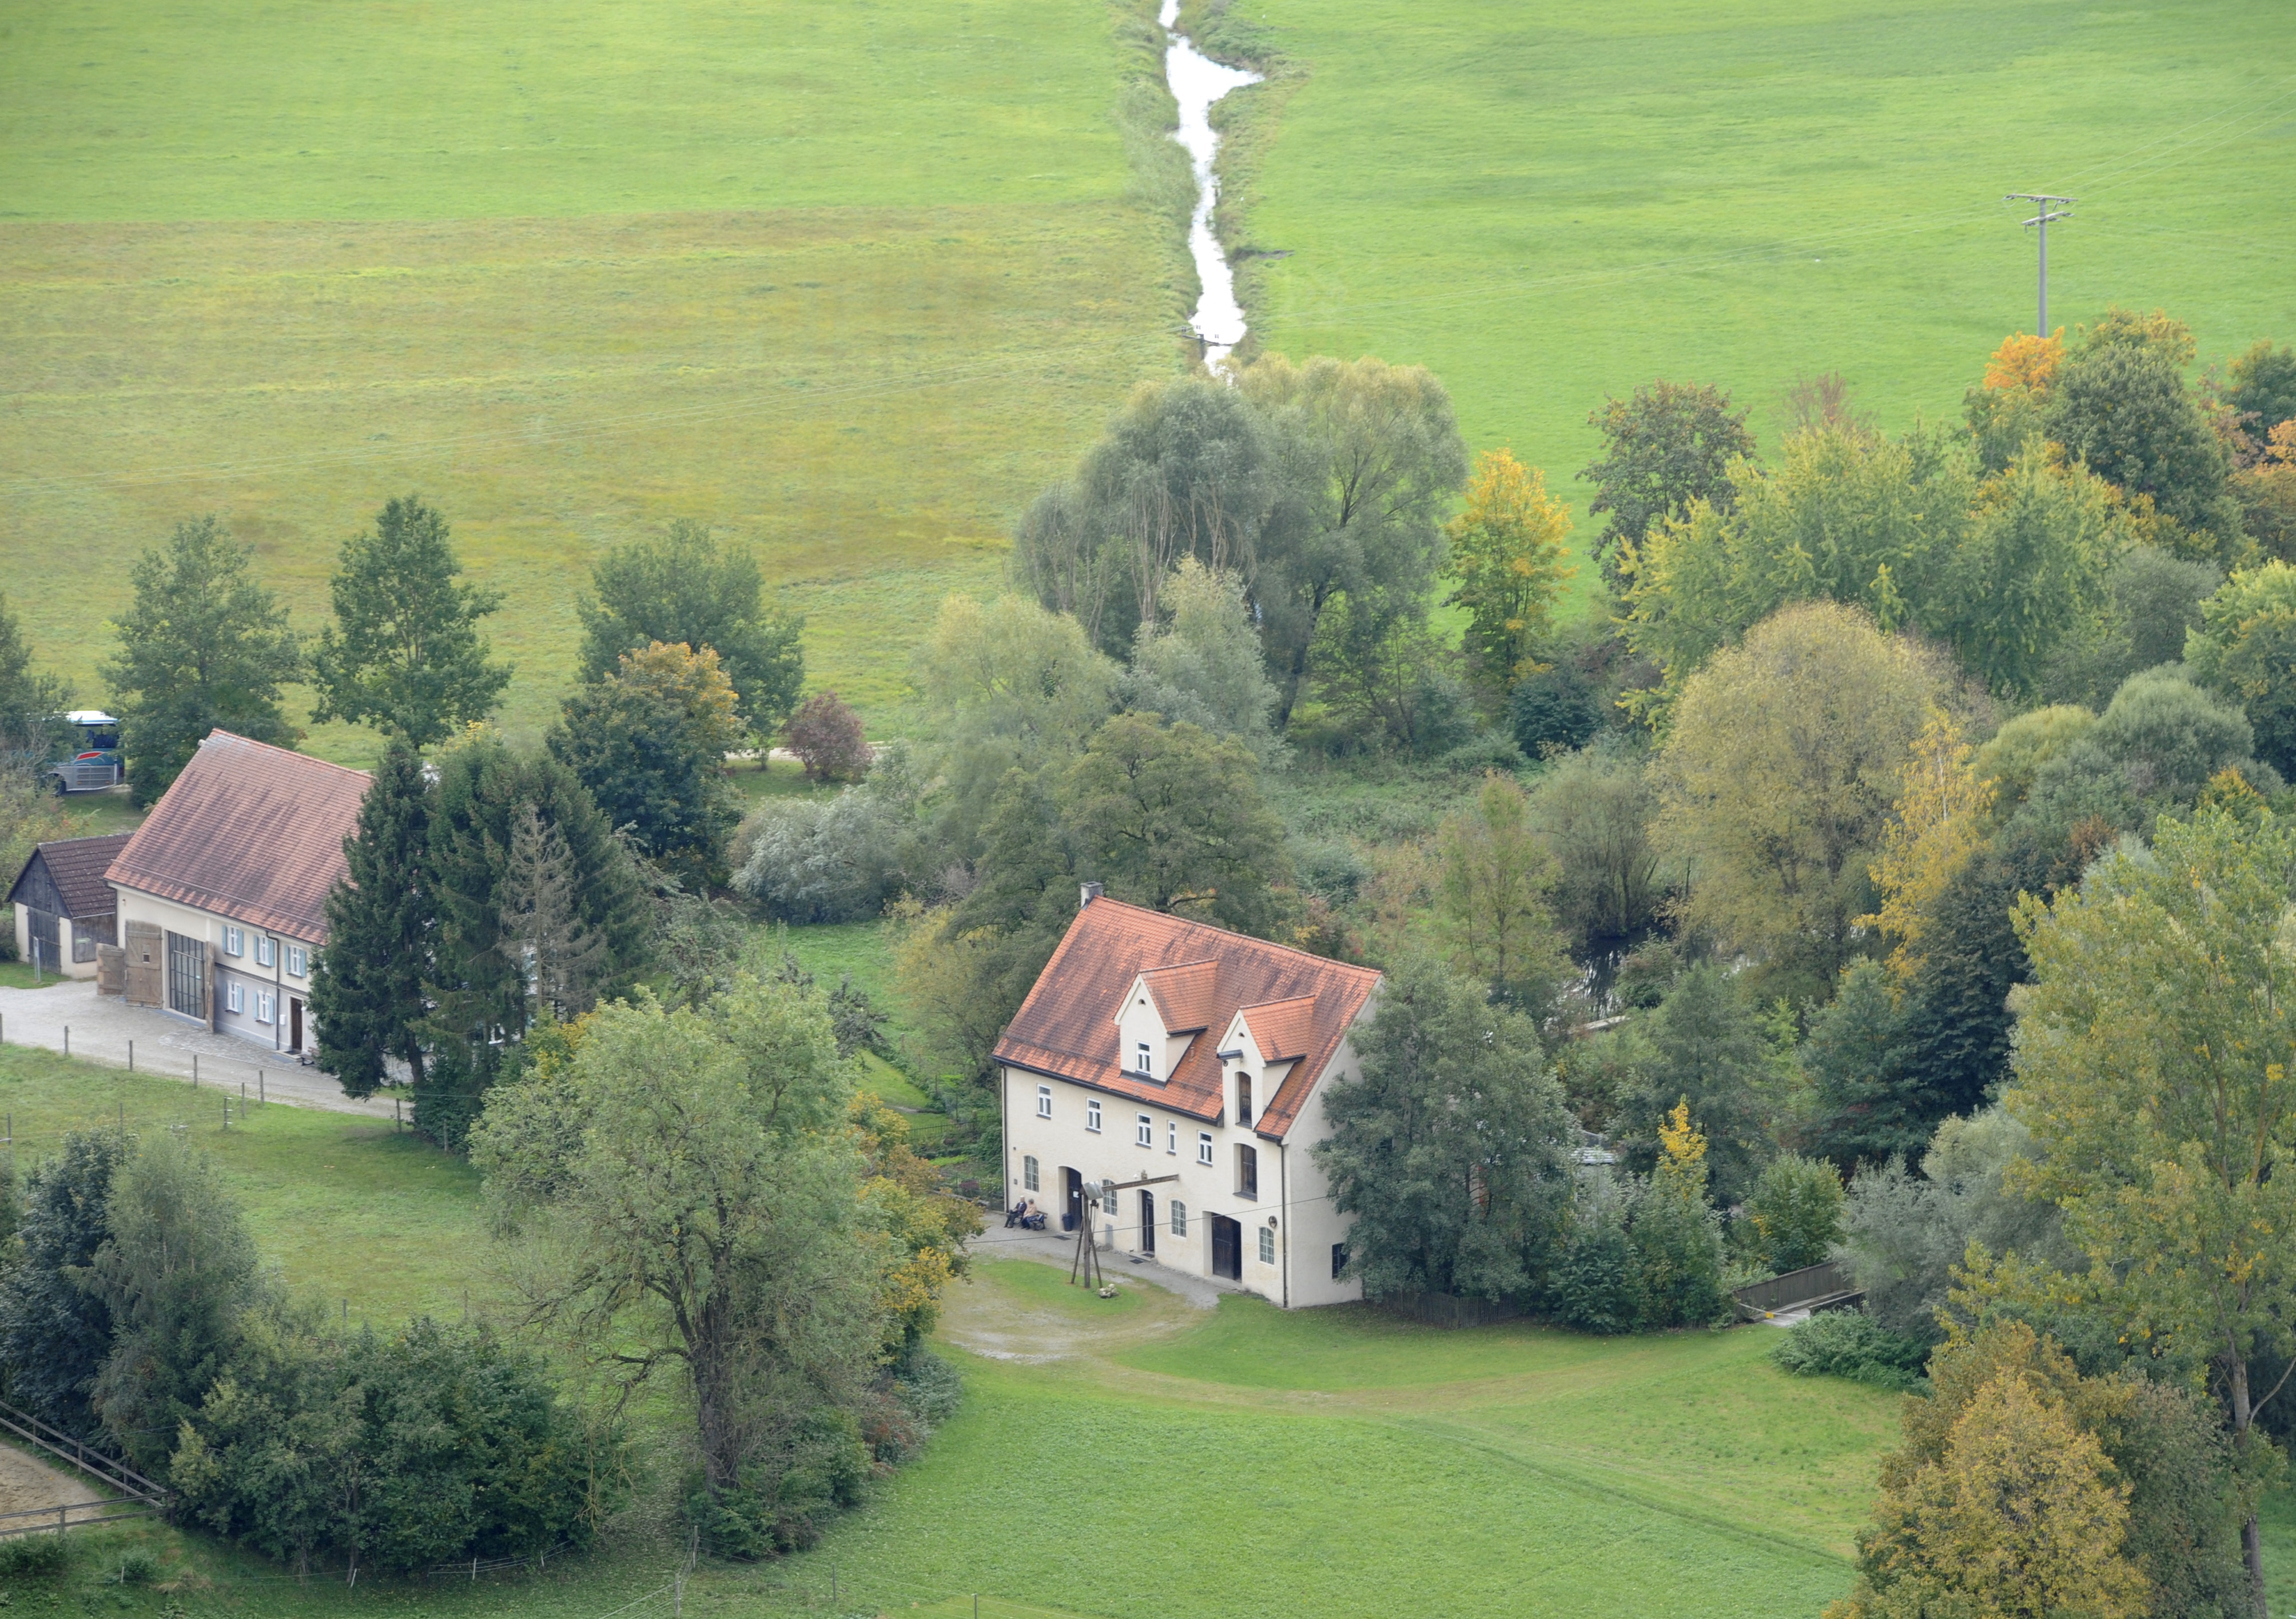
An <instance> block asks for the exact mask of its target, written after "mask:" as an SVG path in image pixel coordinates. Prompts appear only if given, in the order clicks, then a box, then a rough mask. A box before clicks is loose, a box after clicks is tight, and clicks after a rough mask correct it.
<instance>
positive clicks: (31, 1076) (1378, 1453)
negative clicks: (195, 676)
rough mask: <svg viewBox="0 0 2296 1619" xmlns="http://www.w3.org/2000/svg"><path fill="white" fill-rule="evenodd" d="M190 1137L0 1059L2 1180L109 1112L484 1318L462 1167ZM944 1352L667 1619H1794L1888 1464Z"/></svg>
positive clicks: (285, 1228) (1745, 1366) (219, 1593)
mask: <svg viewBox="0 0 2296 1619" xmlns="http://www.w3.org/2000/svg"><path fill="white" fill-rule="evenodd" d="M213 1105H214V1104H213V1100H212V1098H211V1096H210V1095H209V1094H206V1093H201V1094H197V1095H195V1093H193V1092H192V1091H191V1089H190V1087H188V1086H186V1085H184V1084H181V1083H170V1082H165V1081H157V1080H151V1079H141V1078H131V1077H129V1076H127V1075H120V1074H117V1073H114V1072H111V1071H109V1070H102V1069H95V1068H91V1067H88V1066H86V1065H85V1064H78V1063H70V1062H66V1061H64V1060H62V1059H59V1058H55V1057H53V1056H51V1055H49V1054H47V1053H44V1052H32V1051H23V1050H21V1049H17V1048H5V1049H0V1107H4V1108H6V1110H7V1111H8V1112H9V1113H10V1115H11V1116H12V1119H13V1123H14V1127H15V1132H16V1135H17V1138H18V1139H17V1141H16V1144H15V1147H14V1152H15V1156H16V1158H17V1162H18V1164H19V1165H20V1167H21V1166H23V1165H27V1164H28V1163H29V1160H31V1159H32V1158H33V1157H37V1154H38V1153H39V1152H40V1151H41V1150H42V1149H44V1148H45V1147H49V1146H53V1144H54V1142H55V1141H56V1140H57V1138H58V1137H59V1136H60V1134H61V1132H62V1131H63V1130H64V1129H66V1128H69V1127H70V1126H72V1125H74V1124H95V1123H99V1122H102V1121H104V1120H107V1119H112V1118H116V1117H118V1116H119V1109H120V1108H125V1110H126V1114H127V1122H128V1124H129V1125H130V1127H131V1128H133V1129H135V1130H137V1131H139V1132H151V1131H156V1130H160V1129H164V1128H166V1127H167V1126H168V1124H172V1123H184V1124H187V1125H188V1127H189V1128H190V1130H191V1132H192V1133H193V1139H194V1140H195V1141H196V1142H197V1144H198V1145H199V1146H200V1147H201V1148H202V1149H205V1150H206V1151H208V1152H209V1153H211V1154H212V1155H213V1156H214V1157H215V1158H216V1161H217V1164H218V1165H220V1166H221V1168H222V1170H223V1173H224V1174H225V1177H226V1179H227V1181H228V1182H229V1183H230V1185H231V1187H232V1189H233V1190H234V1192H235V1193H236V1195H237V1196H238V1197H239V1198H241V1200H242V1205H243V1206H244V1207H245V1209H246V1211H247V1214H248V1217H249V1222H250V1226H251V1227H252V1229H253V1231H254V1232H255V1235H256V1237H257V1239H258V1243H259V1245H260V1246H261V1248H262V1250H263V1253H264V1255H265V1257H266V1261H268V1262H270V1263H274V1264H275V1265H277V1266H278V1267H279V1268H280V1270H281V1271H282V1273H283V1277H284V1279H285V1280H287V1281H288V1282H289V1283H290V1284H291V1285H293V1286H295V1287H298V1288H302V1289H305V1290H307V1291H309V1292H313V1293H316V1294H317V1295H318V1296H321V1297H323V1298H324V1299H327V1300H329V1301H330V1302H331V1303H332V1302H333V1301H337V1300H342V1301H347V1302H348V1313H349V1314H350V1315H351V1316H352V1317H353V1318H354V1319H357V1318H361V1317H364V1318H365V1319H368V1320H371V1321H374V1322H376V1323H377V1324H378V1325H381V1324H386V1323H389V1322H392V1321H398V1320H399V1319H403V1317H405V1316H406V1314H409V1313H412V1312H415V1311H418V1310H428V1311H430V1312H434V1313H439V1314H442V1315H447V1316H453V1315H455V1314H456V1313H458V1312H459V1310H460V1308H461V1303H462V1301H461V1289H462V1288H463V1284H464V1283H465V1281H468V1282H469V1284H470V1285H471V1304H472V1307H473V1308H474V1309H476V1310H478V1311H480V1312H485V1311H486V1310H487V1308H488V1302H489V1299H490V1298H491V1297H492V1296H493V1294H492V1291H491V1288H490V1284H489V1281H488V1277H489V1275H490V1271H491V1262H490V1261H489V1258H488V1239H487V1237H486V1235H485V1233H484V1231H483V1229H482V1227H481V1224H480V1221H479V1218H478V1214H477V1210H476V1195H477V1185H476V1181H475V1177H473V1176H472V1175H471V1174H470V1173H469V1172H468V1171H467V1170H465V1169H464V1168H463V1167H462V1166H461V1165H459V1164H456V1163H455V1162H452V1161H450V1160H447V1159H445V1158H443V1157H441V1156H440V1155H439V1154H437V1153H435V1152H431V1151H429V1150H427V1149H422V1148H420V1147H418V1146H416V1145H414V1143H413V1142H412V1140H411V1138H408V1137H405V1136H400V1135H397V1134H395V1133H394V1132H391V1131H390V1130H389V1129H388V1128H387V1127H378V1126H376V1125H373V1124H370V1123H368V1122H367V1121H365V1120H359V1119H345V1118H341V1117H337V1116H327V1115H321V1114H315V1113H309V1112H305V1111H302V1110H299V1109H294V1108H285V1107H276V1106H275V1107H273V1108H267V1109H261V1110H252V1111H251V1112H250V1116H249V1118H248V1120H247V1122H246V1124H245V1126H244V1127H243V1128H234V1130H232V1131H231V1132H228V1133H225V1132H223V1131H222V1130H220V1129H219V1128H217V1125H216V1122H215V1120H214V1119H213V1118H211V1117H210V1116H209V1108H210V1107H211V1106H213ZM940 1337H941V1344H942V1349H943V1352H944V1353H947V1354H949V1355H951V1356H952V1357H953V1358H954V1359H955V1361H956V1362H957V1364H958V1365H959V1367H960V1369H961V1370H962V1371H963V1373H964V1378H965V1380H966V1386H967V1400H966V1403H965V1406H964V1410H962V1411H961V1412H960V1413H959V1415H958V1416H957V1418H956V1419H955V1420H954V1421H953V1422H952V1423H951V1424H950V1425H949V1426H948V1427H946V1428H945V1429H944V1430H943V1431H942V1432H941V1433H940V1434H939V1435H938V1436H937V1437H936V1438H935V1440H934V1441H933V1443H932V1444H931V1446H930V1447H929V1448H928V1450H927V1451H926V1453H925V1455H924V1456H923V1458H922V1460H919V1461H918V1462H916V1463H915V1464H914V1465H913V1466H911V1467H910V1468H907V1469H906V1470H904V1471H903V1472H901V1473H900V1474H898V1475H897V1476H894V1477H893V1478H892V1479H890V1481H889V1482H888V1483H887V1484H885V1485H884V1486H883V1487H882V1489H881V1491H880V1492H878V1493H877V1495H876V1497H875V1499H874V1500H873V1501H872V1502H871V1503H870V1504H869V1505H868V1506H867V1507H865V1509H862V1510H861V1511H860V1512H858V1513H857V1514H855V1515H853V1516H851V1517H848V1518H845V1519H842V1520H840V1521H839V1522H837V1523H836V1524H834V1525H832V1527H831V1529H830V1532H829V1533H828V1534H827V1536H826V1537H825V1538H824V1541H823V1542H822V1544H821V1545H820V1546H819V1547H818V1548H816V1549H814V1550H812V1551H810V1552H808V1553H806V1554H804V1555H802V1556H799V1557H796V1558H790V1559H788V1560H786V1561H784V1562H782V1563H778V1564H774V1565H767V1566H757V1567H736V1566H718V1565H712V1564H709V1563H708V1562H707V1561H705V1562H704V1563H703V1564H702V1566H701V1567H700V1568H699V1569H698V1570H697V1571H696V1573H695V1575H694V1577H693V1580H692V1581H691V1582H689V1584H688V1585H687V1587H686V1591H685V1601H686V1603H687V1605H688V1606H687V1608H686V1611H687V1612H689V1613H697V1614H705V1615H706V1614H718V1613H723V1614H727V1615H744V1614H758V1615H765V1614H779V1613H802V1612H810V1613H832V1614H846V1615H851V1614H894V1613H905V1612H909V1611H912V1609H913V1605H915V1611H920V1612H925V1613H939V1614H943V1615H948V1616H949V1619H961V1616H962V1615H965V1614H969V1613H970V1612H971V1602H970V1597H971V1595H972V1593H973V1592H975V1591H979V1592H980V1593H982V1594H983V1595H984V1597H985V1598H986V1600H984V1602H983V1604H982V1607H981V1612H982V1614H983V1615H989V1616H991V1619H1057V1616H1058V1615H1070V1614H1072V1615H1106V1616H1108V1619H1160V1616H1163V1615H1180V1616H1184V1619H1185V1616H1193V1615H1201V1616H1202V1619H1232V1616H1233V1615H1238V1614H1259V1613H1278V1612H1280V1613H1283V1614H1286V1615H1298V1616H1300V1619H1321V1616H1323V1615H1332V1616H1333V1619H1339V1616H1341V1615H1357V1614H1363V1613H1388V1614H1396V1615H1429V1616H1430V1619H1433V1616H1435V1615H1451V1614H1456V1613H1461V1612H1538V1613H1542V1614H1546V1613H1554V1614H1558V1615H1621V1616H1624V1615H1644V1614H1648V1613H1653V1612H1691V1613H1696V1614H1700V1615H1741V1614H1743V1615H1770V1614H1776V1613H1804V1614H1807V1613H1814V1612H1815V1611H1816V1609H1817V1607H1820V1606H1821V1605H1822V1604H1823V1603H1824V1602H1825V1600H1827V1599H1830V1598H1831V1597H1833V1596H1834V1595H1837V1594H1839V1592H1840V1590H1841V1589H1842V1587H1843V1585H1844V1584H1845V1583H1846V1582H1847V1578H1848V1566H1847V1563H1846V1560H1845V1553H1846V1550H1847V1548H1848V1545H1849V1540H1850V1537H1851V1535H1852V1534H1853V1533H1854V1532H1855V1530H1856V1527H1857V1525H1858V1523H1859V1522H1860V1520H1861V1519H1862V1518H1863V1517H1864V1514H1865V1511H1866V1504H1867V1502H1868V1500H1870V1491H1871V1479H1872V1469H1873V1464H1874V1458H1875V1456H1876V1455H1877V1454H1878V1452H1879V1451H1881V1450H1882V1449H1883V1448H1886V1447H1887V1445H1889V1444H1890V1443H1891V1442H1892V1441H1893V1439H1894V1436H1895V1433H1896V1421H1895V1406H1896V1402H1895V1401H1894V1399H1892V1398H1891V1397H1889V1396H1885V1395H1882V1394H1877V1393H1875V1392H1874V1391H1872V1390H1869V1389H1866V1388H1862V1387H1859V1386H1855V1385H1851V1384H1848V1383H1843V1382H1838V1381H1834V1380H1831V1379H1807V1380H1806V1379H1799V1378H1787V1377H1785V1376H1784V1375H1783V1374H1782V1373H1780V1372H1778V1371H1777V1370H1775V1368H1774V1367H1772V1366H1771V1365H1770V1364H1769V1362H1768V1361H1767V1349H1768V1347H1769V1345H1770V1343H1771V1342H1772V1341H1773V1340H1772V1337H1771V1336H1770V1335H1769V1334H1768V1333H1767V1332H1766V1331H1759V1330H1753V1329H1748V1330H1743V1331H1738V1332H1731V1333H1722V1334H1714V1333H1688V1334H1678V1335H1669V1336H1664V1337H1651V1338H1637V1339H1624V1340H1619V1339H1613V1340H1597V1339H1588V1338H1581V1337H1573V1336H1570V1335H1567V1334H1560V1333H1553V1332H1548V1331H1545V1330H1541V1329H1534V1328H1529V1327H1520V1326H1505V1327H1497V1328H1490V1329H1477V1330H1471V1331H1464V1332H1441V1331H1438V1330H1435V1329H1427V1328H1421V1327H1415V1326H1409V1325H1402V1324H1398V1323H1395V1322H1392V1321H1387V1320H1384V1319H1382V1318H1381V1317H1379V1316H1378V1315H1376V1314H1374V1313H1372V1312H1367V1311H1365V1310H1361V1309H1353V1308H1349V1309H1341V1310H1330V1311H1318V1312H1297V1313H1293V1314H1285V1313H1283V1312H1279V1311H1277V1310H1275V1309H1273V1308H1272V1307H1270V1306H1267V1305H1266V1304H1262V1303H1260V1302H1259V1301H1257V1300H1252V1299H1241V1298H1239V1299H1230V1300H1227V1301H1226V1302H1225V1303H1224V1304H1222V1306H1221V1308H1220V1309H1219V1310H1218V1312H1216V1313H1210V1314H1207V1313H1205V1312H1200V1311H1197V1310H1195V1309H1193V1308H1192V1307H1190V1306H1188V1305H1186V1304H1184V1303H1182V1302H1181V1301H1180V1300H1178V1299H1177V1298H1176V1297H1174V1296H1172V1295H1169V1294H1167V1293H1165V1292H1163V1291H1162V1290H1161V1289H1159V1288H1151V1287H1147V1286H1144V1285H1141V1284H1140V1283H1139V1282H1138V1281H1137V1280H1136V1279H1134V1278H1132V1277H1130V1276H1125V1277H1123V1278H1122V1285H1121V1287H1120V1288H1119V1295H1118V1296H1117V1297H1116V1298H1114V1299H1112V1300H1108V1301H1102V1300H1099V1299H1096V1298H1093V1297H1090V1296H1087V1295H1084V1294H1082V1293H1081V1292H1079V1291H1078V1290H1076V1289H1072V1288H1069V1287H1067V1286H1066V1285H1065V1281H1064V1277H1063V1274H1062V1271H1059V1270H1057V1269H1055V1268H1053V1267H1050V1266H1046V1265H1041V1264H1037V1263H1028V1262H1021V1261H1013V1260H997V1259H995V1258H989V1259H986V1260H984V1261H983V1262H982V1263H980V1265H979V1266H977V1275H976V1279H975V1280H973V1281H972V1282H971V1283H968V1284H965V1285H964V1286H962V1287H960V1288H957V1289H955V1291H954V1293H953V1294H952V1296H951V1298H950V1300H949V1308H948V1312H947V1317H946V1318H945V1321H944V1323H943V1327H942V1331H941V1335H940ZM976 1350H977V1351H984V1352H987V1353H974V1352H975V1351H976ZM1000 1357H1001V1358H1000ZM2291 1504H2292V1503H2291V1502H2290V1500H2289V1499H2288V1498H2287V1496H2286V1495H2285V1493H2283V1495H2282V1496H2281V1497H2278V1498H2276V1500H2274V1501H2273V1502H2272V1503H2271V1507H2270V1514H2269V1518H2268V1525H2269V1538H2268V1541H2267V1551H2268V1554H2269V1557H2270V1559H2271V1561H2270V1567H2271V1569H2272V1571H2273V1575H2274V1579H2275V1581H2276V1587H2275V1590H2276V1597H2275V1600H2276V1602H2277V1601H2279V1600H2280V1598H2281V1595H2282V1594H2284V1593H2285V1594H2296V1592H2290V1591H2289V1586H2290V1579H2289V1571H2290V1569H2291V1568H2292V1566H2296V1511H2292V1510H2291ZM131 1543H132V1544H143V1545H146V1546H150V1547H153V1548H156V1549H159V1550H160V1553H161V1554H162V1556H163V1558H164V1559H165V1561H166V1564H167V1568H166V1571H165V1572H166V1574H167V1576H168V1583H169V1584H170V1585H171V1586H172V1587H174V1589H172V1590H165V1591H152V1592H139V1591H132V1590H129V1591H123V1590H119V1589H118V1588H116V1587H115V1588H111V1589H109V1590H100V1589H98V1588H97V1587H96V1585H95V1582H96V1581H97V1579H98V1578H99V1577H100V1574H101V1562H102V1558H106V1557H116V1554H117V1552H118V1550H119V1549H120V1548H122V1547H123V1546H126V1545H128V1544H131ZM84 1544H85V1545H86V1548H87V1551H86V1556H85V1558H83V1561H82V1564H81V1566H80V1569H79V1571H78V1574H76V1575H74V1576H73V1579H74V1582H77V1583H78V1584H80V1585H82V1586H85V1587H86V1588H88V1589H89V1590H90V1592H91V1594H93V1595H94V1596H95V1598H96V1605H97V1606H100V1607H107V1608H109V1607H117V1608H119V1611H126V1612H145V1613H152V1614H159V1613H161V1612H164V1611H165V1610H166V1609H167V1607H170V1606H174V1607H178V1608H179V1609H180V1611H182V1612H184V1613H188V1614H191V1615H206V1614H210V1613H212V1614H218V1615H221V1614H232V1615H251V1616H254V1619H268V1616H269V1615H302V1614H324V1613H336V1612H349V1611H353V1610H357V1611H370V1610H379V1611H388V1612H390V1613H393V1614H398V1615H414V1614H424V1615H479V1614H487V1615H513V1616H518V1619H592V1616H594V1615H606V1614H608V1613H610V1612H612V1611H614V1610H617V1609H619V1608H620V1607H622V1606H623V1605H624V1604H626V1603H629V1602H632V1601H633V1600H639V1601H640V1606H639V1607H636V1608H635V1609H633V1610H631V1611H633V1612H641V1613H644V1612H663V1613H666V1612H668V1609H669V1603H668V1590H667V1589H666V1584H667V1580H668V1573H669V1570H670V1569H671V1567H672V1566H673V1565H674V1563H675V1561H676V1556H677V1552H676V1549H673V1548H672V1547H671V1546H669V1545H668V1544H667V1543H665V1542H663V1541H658V1540H657V1539H655V1538H654V1537H653V1535H652V1534H651V1533H647V1532H645V1531H644V1529H643V1528H635V1529H632V1530H630V1531H627V1532H626V1533H623V1534H622V1535H621V1536H619V1538H618V1539H617V1540H616V1541H614V1542H613V1543H612V1544H611V1545H610V1546H608V1547H607V1548H605V1549H601V1550H600V1551H598V1552H595V1553H593V1554H590V1555H587V1556H585V1557H582V1558H577V1559H572V1560H570V1561H569V1562H568V1563H567V1564H566V1565H565V1566H558V1565H555V1564H553V1567H552V1568H551V1570H550V1571H549V1572H548V1573H547V1574H544V1575H541V1576H539V1577H533V1578H528V1579H523V1580H503V1581H495V1580H485V1581H481V1582H478V1583H476V1584H474V1585H473V1584H468V1583H464V1582H461V1581H459V1580H457V1581H449V1582H439V1583H432V1584H427V1585H413V1584H406V1583H393V1582H381V1583H373V1584H370V1583H369V1582H365V1581H362V1582H361V1583H360V1585H359V1587H358V1589H357V1590H355V1591H347V1590H344V1589H343V1587H342V1586H341V1585H340V1584H339V1583H335V1582H330V1581H327V1580H325V1579H324V1578H322V1579H318V1580H315V1581H314V1582H313V1583H312V1584H311V1585H309V1586H308V1587H301V1586H298V1585H296V1584H295V1583H294V1582H292V1581H291V1580H290V1579H287V1578H285V1577H283V1574H281V1572H280V1571H279V1570H278V1569H277V1568H275V1567H274V1566H269V1565H267V1564H265V1563H263V1562H261V1561H260V1560H259V1559H254V1558H246V1557H242V1556H240V1555H238V1554H235V1553H232V1552H229V1551H226V1550H224V1549H219V1548H217V1547H216V1546H214V1545H212V1544H210V1543H208V1542H205V1541H196V1540H193V1539H189V1538H186V1537H184V1536H183V1535H181V1534H179V1533H176V1532H174V1531H171V1530H167V1529H164V1528H160V1527H158V1526H142V1527H135V1528H128V1529H122V1530H115V1531H106V1532H103V1533H102V1534H100V1535H98V1536H95V1537H91V1538H90V1539H88V1540H87V1541H85V1542H84ZM832 1579H833V1580H834V1581H835V1582H836V1592H837V1595H836V1599H835V1600H834V1601H833V1602H832V1599H831V1584H832ZM0 1583H4V1582H0ZM649 1592H658V1593H659V1594H658V1595H657V1596H656V1597H654V1598H652V1599H647V1593H649ZM10 1594H11V1595H12V1596H13V1597H14V1598H16V1599H19V1600H21V1599H26V1598H33V1597H35V1593H33V1592H31V1591H29V1590H18V1591H14V1592H12V1593H10ZM35 1606H37V1598H35ZM2275 1611H2276V1612H2278V1611H2280V1609H2279V1608H2278V1607H2276V1609H2275Z"/></svg>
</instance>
